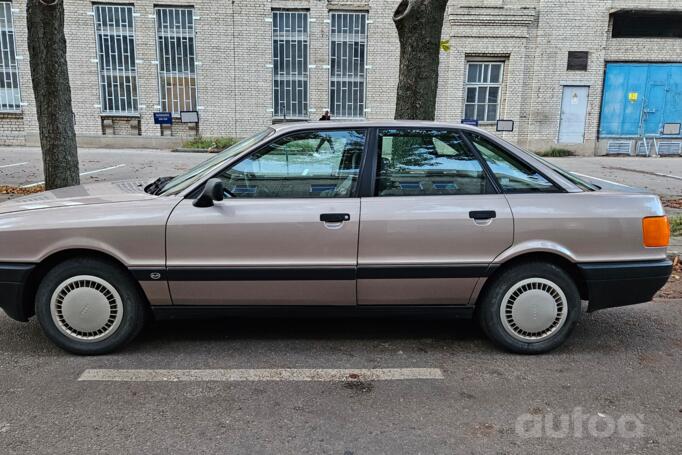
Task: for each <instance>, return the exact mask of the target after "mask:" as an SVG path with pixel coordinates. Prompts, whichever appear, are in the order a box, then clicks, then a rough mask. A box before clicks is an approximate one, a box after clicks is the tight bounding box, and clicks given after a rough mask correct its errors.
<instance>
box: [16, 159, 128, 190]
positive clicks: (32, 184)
mask: <svg viewBox="0 0 682 455" xmlns="http://www.w3.org/2000/svg"><path fill="white" fill-rule="evenodd" d="M123 166H125V164H117V165H116V166H109V167H105V168H104V169H95V170H94V171H88V172H81V173H80V174H78V175H80V176H81V177H82V176H84V175H90V174H97V173H98V172H104V171H110V170H112V169H118V168H119V167H123ZM43 183H45V182H44V181H43V182H36V183H31V184H28V185H22V186H21V187H22V188H30V187H32V186H38V185H42V184H43Z"/></svg>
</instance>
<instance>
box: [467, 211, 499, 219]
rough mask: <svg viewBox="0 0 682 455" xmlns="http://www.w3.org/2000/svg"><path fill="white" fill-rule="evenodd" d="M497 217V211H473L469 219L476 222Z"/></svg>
mask: <svg viewBox="0 0 682 455" xmlns="http://www.w3.org/2000/svg"><path fill="white" fill-rule="evenodd" d="M496 216H497V213H495V210H472V211H471V212H469V218H472V219H474V220H489V219H491V218H495V217H496Z"/></svg>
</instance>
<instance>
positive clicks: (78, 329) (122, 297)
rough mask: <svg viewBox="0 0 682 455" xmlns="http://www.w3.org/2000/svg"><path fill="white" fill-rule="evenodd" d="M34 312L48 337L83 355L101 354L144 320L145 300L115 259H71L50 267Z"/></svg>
mask: <svg viewBox="0 0 682 455" xmlns="http://www.w3.org/2000/svg"><path fill="white" fill-rule="evenodd" d="M35 303H36V316H37V317H38V321H39V323H40V325H41V327H42V328H43V331H44V332H45V334H46V335H47V337H48V338H50V340H52V341H53V342H54V343H55V344H56V345H57V346H59V347H61V348H62V349H64V350H66V351H69V352H72V353H75V354H83V355H96V354H106V353H110V352H113V351H115V350H116V349H118V348H120V347H122V346H123V345H125V344H127V343H128V342H130V341H131V340H132V339H133V338H135V336H137V334H138V333H139V332H140V330H141V329H142V327H143V326H144V323H145V314H146V310H145V301H144V297H143V296H142V295H141V293H140V291H139V289H138V288H137V286H136V285H135V283H134V281H133V280H132V278H131V277H130V276H129V275H128V273H127V272H126V271H125V270H122V269H121V268H120V267H118V266H117V265H116V264H114V263H110V262H107V261H103V260H98V259H91V258H77V259H71V260H68V261H65V262H62V263H61V264H58V265H57V266H55V267H54V268H53V269H52V270H50V271H49V272H48V273H47V274H46V276H45V277H44V279H43V280H42V282H41V283H40V286H39V287H38V291H37V293H36V302H35Z"/></svg>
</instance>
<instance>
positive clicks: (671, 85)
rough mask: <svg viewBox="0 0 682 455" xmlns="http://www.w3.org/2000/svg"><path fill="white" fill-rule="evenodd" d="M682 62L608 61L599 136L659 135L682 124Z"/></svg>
mask: <svg viewBox="0 0 682 455" xmlns="http://www.w3.org/2000/svg"><path fill="white" fill-rule="evenodd" d="M681 100H682V64H680V63H609V64H607V65H606V75H605V77H604V95H603V99H602V108H601V120H600V126H599V135H600V137H643V136H660V135H661V133H662V130H663V126H664V125H665V124H666V123H682V101H681Z"/></svg>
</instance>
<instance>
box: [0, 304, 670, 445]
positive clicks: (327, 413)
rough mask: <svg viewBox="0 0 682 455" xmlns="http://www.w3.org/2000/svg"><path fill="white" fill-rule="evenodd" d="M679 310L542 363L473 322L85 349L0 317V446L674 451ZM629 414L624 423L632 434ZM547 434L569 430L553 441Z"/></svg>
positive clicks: (167, 328) (272, 325)
mask: <svg viewBox="0 0 682 455" xmlns="http://www.w3.org/2000/svg"><path fill="white" fill-rule="evenodd" d="M681 305H682V301H679V300H678V301H673V300H665V301H664V300H660V301H656V302H654V303H649V304H644V305H639V306H634V307H629V308H621V309H612V310H607V311H602V312H598V313H594V314H588V315H585V317H584V318H583V321H582V322H581V324H580V325H579V326H578V328H577V330H576V331H575V332H574V335H573V337H572V338H571V339H570V340H569V342H568V343H567V344H566V345H565V346H564V347H562V348H561V349H559V350H558V351H555V352H553V353H551V354H547V355H543V356H535V357H530V356H518V355H511V354H507V353H503V352H500V351H498V350H497V349H496V348H495V347H493V346H492V345H491V344H490V343H489V342H488V341H487V340H486V339H485V337H484V336H483V334H482V333H481V332H480V331H479V330H478V329H477V328H476V327H475V326H474V325H473V324H472V323H471V322H469V321H457V320H436V321H434V320H404V319H403V320H346V319H343V320H258V319H256V320H253V319H252V320H241V319H240V320H229V321H193V322H159V323H154V324H152V325H151V326H150V327H149V328H148V329H147V330H146V331H145V332H144V333H143V334H142V336H141V337H140V338H139V339H138V340H136V341H135V342H134V343H133V344H132V345H130V346H129V347H128V348H126V349H125V350H124V351H122V352H121V353H119V354H116V355H110V356H104V357H94V358H85V357H76V356H72V355H69V354H66V353H64V352H62V351H60V350H59V349H57V348H56V347H53V346H52V344H50V343H49V342H48V341H47V340H46V339H45V337H44V336H43V335H42V333H41V331H40V328H39V326H38V324H37V323H36V322H35V321H31V322H30V323H28V324H22V323H18V322H14V321H11V320H9V319H8V318H7V317H5V316H4V315H2V316H0V384H2V387H1V388H0V447H2V450H1V451H2V452H3V453H75V454H81V453H82V454H92V453H147V454H156V453H159V454H161V453H163V454H166V453H225V454H247V453H248V454H261V453H263V454H265V453H267V454H289V453H291V454H294V453H296V454H299V453H312V454H321V453H329V454H375V453H376V454H381V453H394V454H403V453H409V454H416V453H423V454H429V453H438V454H440V453H443V454H446V453H447V454H450V453H472V454H473V453H500V454H502V453H524V454H525V453H614V454H626V453H633V454H634V453H637V454H642V453H661V454H663V453H666V454H671V453H682V381H681V380H680V373H681V372H682V311H680V310H681V308H682V307H681ZM93 368H94V369H200V370H203V369H216V368H220V369H223V368H225V369H233V368H237V369H243V368H254V369H263V368H344V369H351V370H352V369H362V368H437V369H440V371H442V375H443V379H422V380H419V379H416V380H386V381H363V380H362V378H359V380H350V379H349V380H348V381H319V382H305V381H302V382H299V381H243V382H193V381H186V382H106V381H105V382H84V381H78V378H79V377H80V375H81V374H82V373H83V372H84V371H85V370H87V369H93ZM575 415H578V416H582V419H578V420H575V418H574V417H572V416H575ZM562 416H563V417H562ZM519 419H520V420H519ZM535 419H537V420H535ZM545 419H546V420H545ZM561 419H566V423H567V424H568V426H567V427H562V425H563V424H562V420H561ZM590 419H592V421H593V422H592V424H590V421H591V420H590ZM628 419H630V420H628ZM632 419H638V420H637V421H634V424H633V423H632ZM546 421H549V423H550V426H549V427H548V428H549V430H548V429H547V427H545V422H546ZM621 421H622V422H630V423H627V425H626V424H625V423H624V425H625V426H623V431H622V432H621V431H620V430H619V429H618V428H620V427H619V426H618V422H621ZM519 422H521V426H520V430H519V429H517V424H518V423H519ZM524 422H525V423H524ZM528 422H531V423H530V424H528ZM535 422H541V424H540V426H539V427H535ZM610 424H611V425H612V428H611V429H609V425H610ZM552 425H553V426H552ZM590 425H592V426H590ZM552 428H555V429H556V430H562V429H563V428H566V430H567V431H566V432H565V433H559V437H551V435H552V434H553V433H551V430H552ZM605 435H608V436H605ZM555 436H556V435H555Z"/></svg>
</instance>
